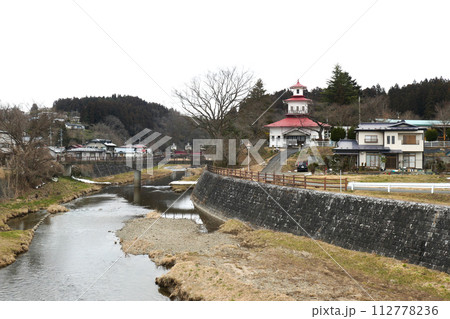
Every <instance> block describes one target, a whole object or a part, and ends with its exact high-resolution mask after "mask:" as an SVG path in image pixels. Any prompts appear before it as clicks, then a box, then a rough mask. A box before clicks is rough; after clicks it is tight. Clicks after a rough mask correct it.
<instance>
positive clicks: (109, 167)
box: [72, 163, 131, 178]
mask: <svg viewBox="0 0 450 319" xmlns="http://www.w3.org/2000/svg"><path fill="white" fill-rule="evenodd" d="M130 170H131V168H129V167H128V166H126V165H124V164H123V163H93V164H78V165H74V166H73V167H72V173H80V174H81V176H86V177H93V178H96V177H103V176H110V175H117V174H121V173H125V172H129V171H130Z"/></svg>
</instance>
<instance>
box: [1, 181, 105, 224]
mask: <svg viewBox="0 0 450 319" xmlns="http://www.w3.org/2000/svg"><path fill="white" fill-rule="evenodd" d="M100 188H101V187H100V186H98V185H92V184H84V183H81V182H78V181H75V180H73V179H71V178H66V177H60V178H59V180H58V182H48V183H47V184H45V185H44V186H42V187H40V188H38V189H29V190H28V191H26V192H25V193H24V195H22V196H20V197H18V198H15V199H9V200H4V201H2V202H1V203H0V230H2V229H7V227H6V225H5V224H4V223H5V222H6V220H8V219H9V218H12V217H16V216H21V215H25V214H27V213H28V212H33V211H38V210H41V209H46V208H47V207H49V206H50V205H53V204H58V203H65V202H68V201H70V200H72V199H75V198H77V197H79V196H81V195H84V194H87V193H89V192H92V191H96V190H99V189H100Z"/></svg>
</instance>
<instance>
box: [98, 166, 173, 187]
mask: <svg viewBox="0 0 450 319" xmlns="http://www.w3.org/2000/svg"><path fill="white" fill-rule="evenodd" d="M172 173H173V171H171V170H170V169H165V168H157V167H156V168H153V171H152V172H147V170H143V171H142V174H141V179H142V180H143V181H144V180H148V181H151V180H154V179H158V178H161V177H164V176H169V175H170V174H172ZM93 180H94V181H96V182H110V183H113V184H128V183H132V182H133V181H134V172H133V171H131V172H126V173H122V174H117V175H111V176H105V177H99V178H94V179H93Z"/></svg>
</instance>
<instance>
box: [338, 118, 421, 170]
mask: <svg viewBox="0 0 450 319" xmlns="http://www.w3.org/2000/svg"><path fill="white" fill-rule="evenodd" d="M425 130H426V128H424V127H419V126H415V125H412V124H408V123H405V121H398V122H396V123H361V124H360V125H359V126H358V128H357V129H356V130H355V131H356V140H341V141H339V143H338V146H337V147H336V148H335V149H333V152H334V153H335V154H341V155H348V156H355V157H356V163H357V165H358V166H362V167H370V168H382V169H399V168H406V169H423V164H424V131H425Z"/></svg>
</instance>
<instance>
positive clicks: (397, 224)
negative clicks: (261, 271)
mask: <svg viewBox="0 0 450 319" xmlns="http://www.w3.org/2000/svg"><path fill="white" fill-rule="evenodd" d="M192 199H193V202H194V204H195V205H196V206H197V207H198V208H200V209H201V210H203V211H205V212H207V213H210V214H212V215H214V216H216V217H218V218H222V219H228V218H237V219H240V220H242V221H245V222H248V223H250V224H252V225H254V226H256V227H264V228H268V229H272V230H276V231H282V232H289V233H293V234H296V235H304V236H307V234H306V232H307V233H308V234H310V235H311V236H312V237H313V238H315V239H320V240H323V241H325V242H328V243H331V244H334V245H338V246H341V247H344V248H348V249H353V250H358V251H366V252H375V253H377V254H380V255H385V256H388V257H394V258H397V259H400V260H405V261H407V262H410V263H415V264H419V265H422V266H425V267H428V268H432V269H438V270H441V271H445V272H448V273H449V272H450V259H449V255H450V254H449V231H450V214H449V213H450V207H448V206H440V205H430V204H419V203H412V202H404V201H397V200H388V199H377V198H369V197H363V196H355V195H348V194H341V193H332V192H324V191H314V190H305V189H299V188H292V187H281V186H276V185H270V184H260V183H257V182H252V181H246V180H241V179H235V178H229V177H224V176H220V175H216V174H213V173H210V172H204V173H203V175H202V176H201V178H200V179H199V181H198V183H197V186H196V187H195V189H194V191H193V193H192ZM291 217H292V218H291Z"/></svg>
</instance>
